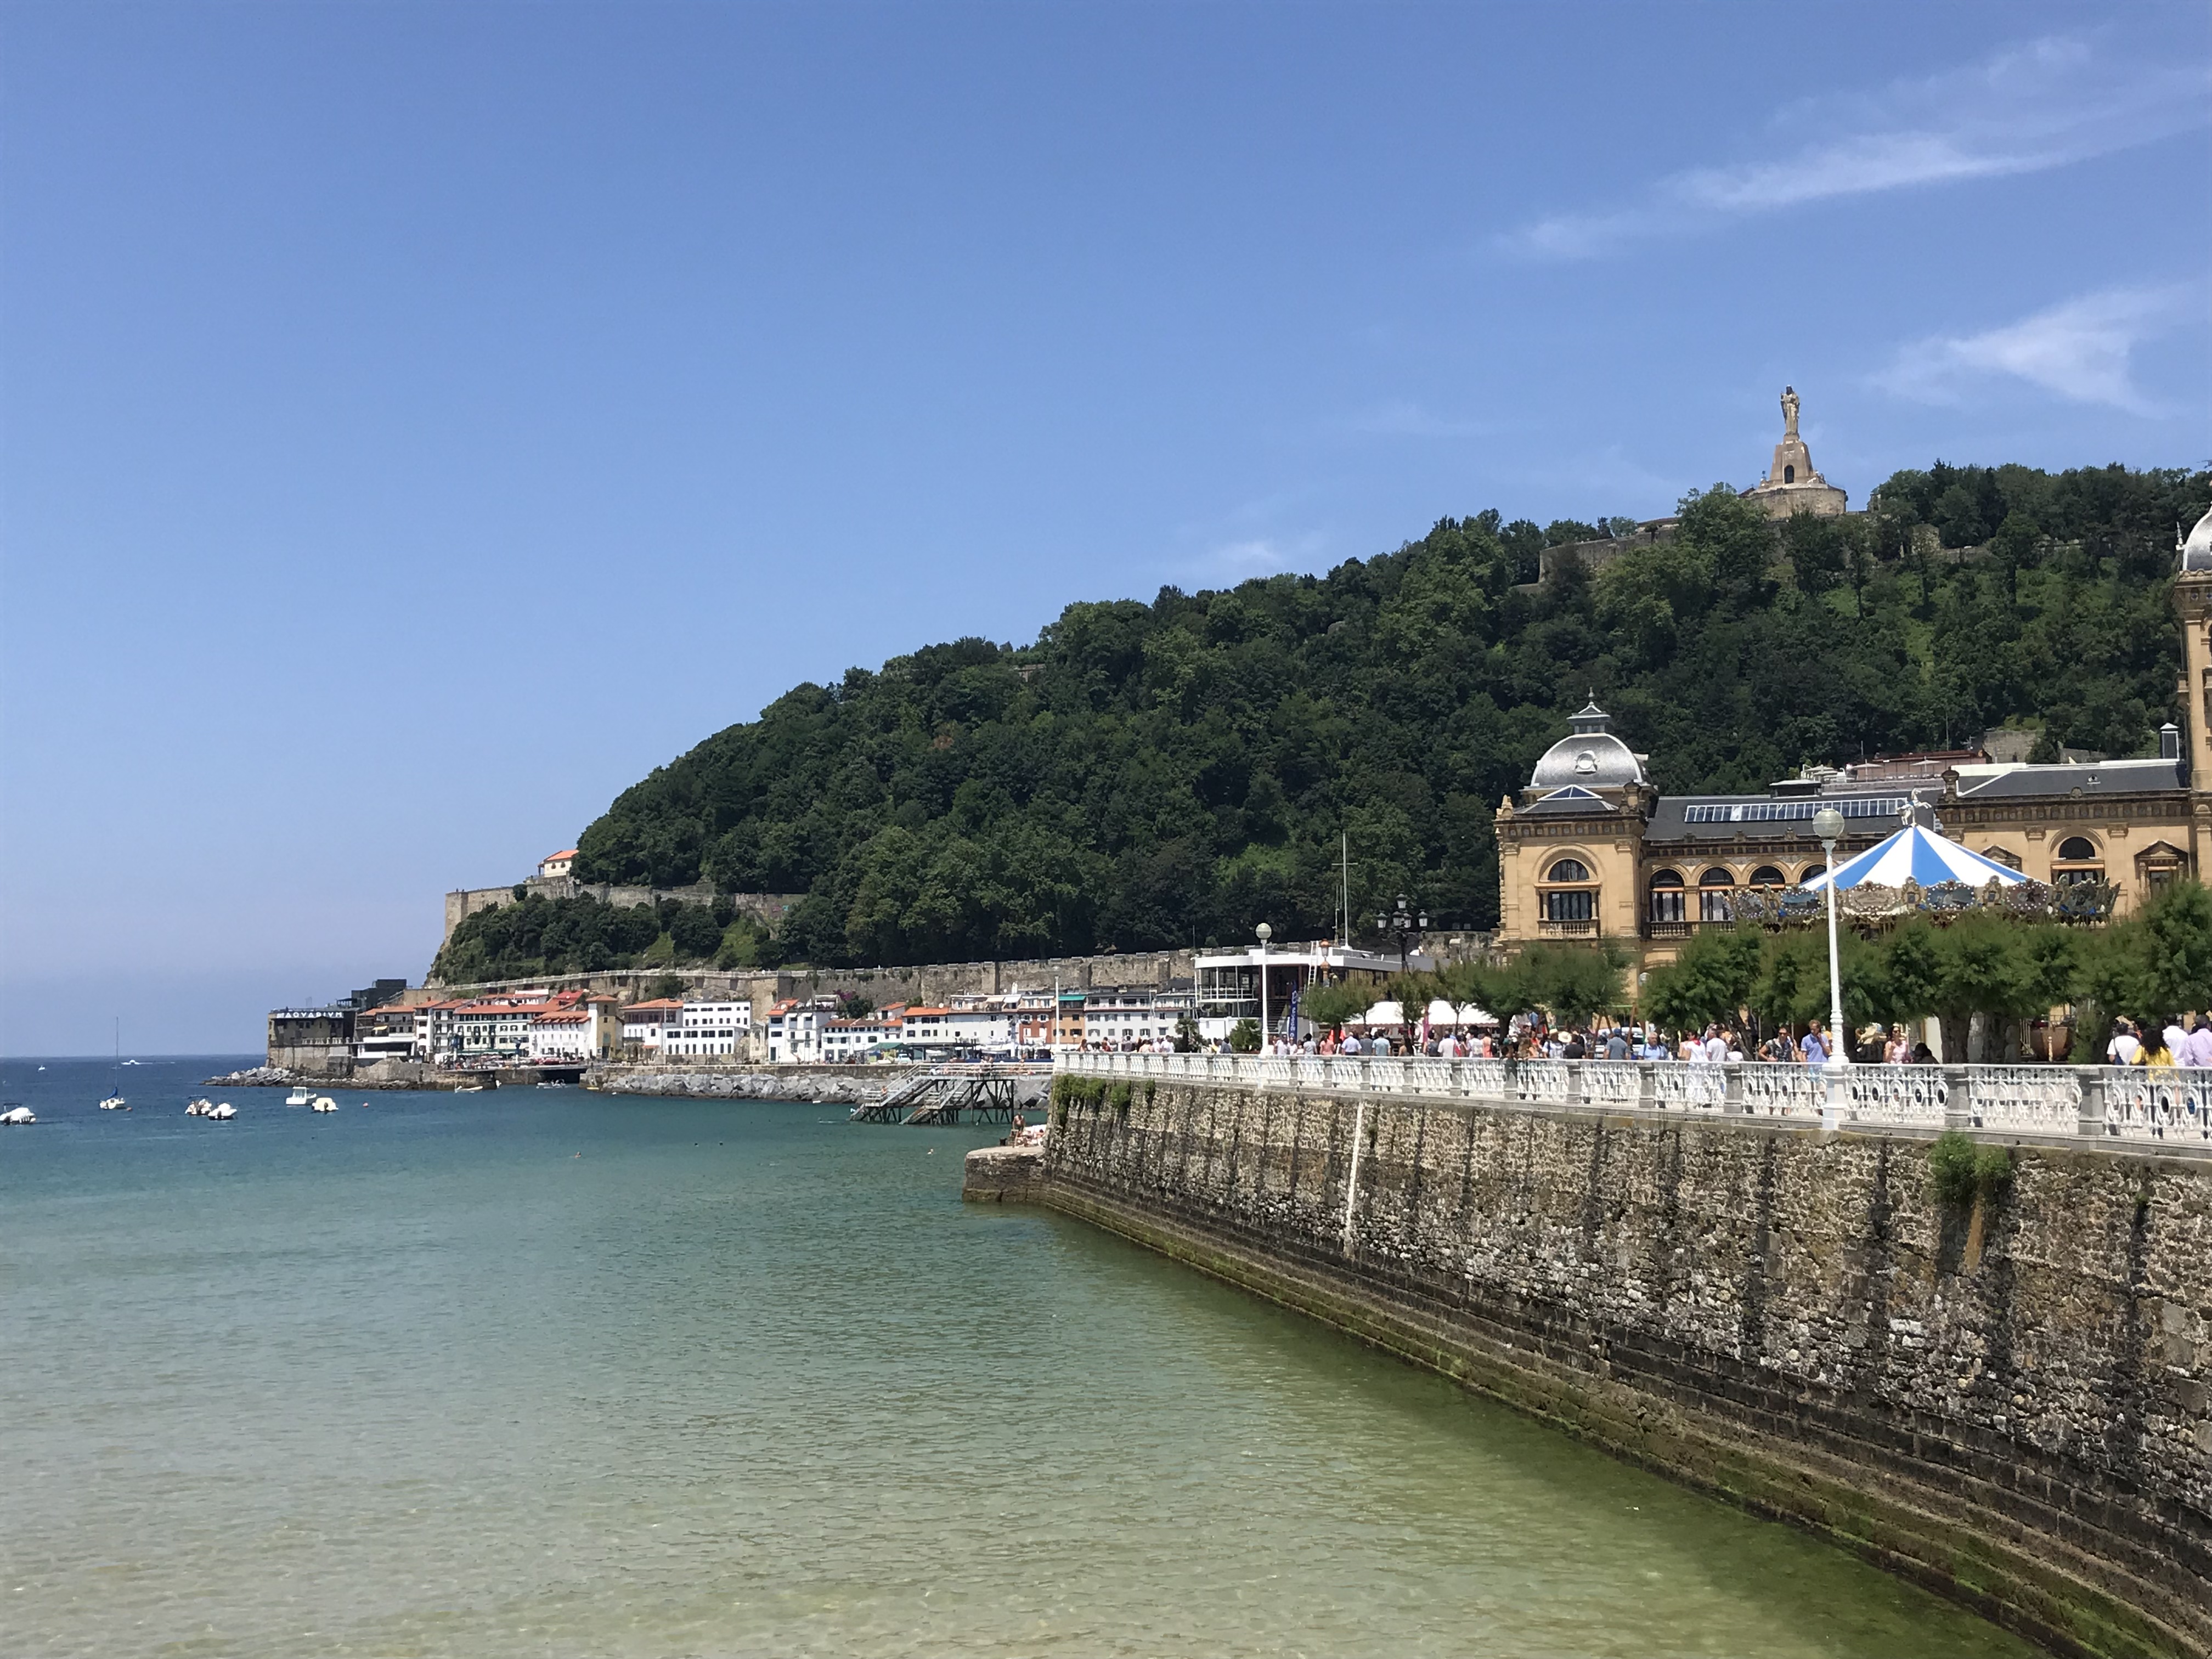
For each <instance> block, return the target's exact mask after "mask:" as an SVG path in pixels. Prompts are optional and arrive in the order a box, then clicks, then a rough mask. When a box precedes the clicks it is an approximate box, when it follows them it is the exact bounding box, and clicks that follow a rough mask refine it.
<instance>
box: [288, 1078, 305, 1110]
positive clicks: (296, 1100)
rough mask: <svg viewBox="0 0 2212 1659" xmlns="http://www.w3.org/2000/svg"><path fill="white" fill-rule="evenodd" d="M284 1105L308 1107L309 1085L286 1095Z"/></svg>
mask: <svg viewBox="0 0 2212 1659" xmlns="http://www.w3.org/2000/svg"><path fill="white" fill-rule="evenodd" d="M284 1103H285V1104H286V1105H287V1106H304V1105H306V1104H307V1085H306V1084H304V1083H303V1084H301V1085H300V1086H299V1087H298V1088H296V1089H295V1090H293V1091H292V1092H291V1093H290V1094H289V1095H286V1096H285V1097H284Z"/></svg>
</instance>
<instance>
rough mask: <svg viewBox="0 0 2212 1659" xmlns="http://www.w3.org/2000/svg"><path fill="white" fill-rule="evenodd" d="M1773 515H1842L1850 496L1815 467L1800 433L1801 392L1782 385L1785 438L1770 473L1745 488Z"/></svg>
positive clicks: (1748, 495) (1746, 493)
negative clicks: (1798, 428)
mask: <svg viewBox="0 0 2212 1659" xmlns="http://www.w3.org/2000/svg"><path fill="white" fill-rule="evenodd" d="M1743 493H1744V497H1745V499H1746V500H1747V501H1757V502H1758V503H1759V505H1760V506H1761V507H1765V509H1766V511H1767V513H1768V514H1769V516H1771V517H1773V518H1777V519H1786V518H1788V517H1789V516H1790V514H1791V513H1818V514H1820V517H1822V518H1824V519H1835V518H1841V517H1842V516H1843V514H1844V512H1845V510H1846V508H1845V505H1844V504H1845V502H1846V501H1849V499H1850V498H1849V497H1848V496H1847V495H1844V492H1843V491H1842V490H1840V489H1837V488H1836V487H1835V485H1833V484H1832V483H1829V482H1828V481H1827V480H1826V478H1824V477H1821V476H1820V473H1819V472H1818V471H1815V470H1814V466H1813V453H1812V451H1810V450H1808V448H1806V447H1805V441H1804V440H1803V439H1802V438H1801V437H1799V436H1798V435H1797V392H1796V388H1795V387H1793V386H1784V387H1783V388H1782V441H1781V442H1780V443H1778V444H1777V445H1775V446H1774V465H1772V466H1771V467H1769V468H1768V469H1767V472H1766V476H1765V477H1764V478H1761V479H1760V480H1759V482H1758V483H1755V484H1753V486H1752V487H1751V488H1750V489H1747V490H1745V491H1744V492H1743Z"/></svg>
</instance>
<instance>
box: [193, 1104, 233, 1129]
mask: <svg viewBox="0 0 2212 1659" xmlns="http://www.w3.org/2000/svg"><path fill="white" fill-rule="evenodd" d="M200 1115H201V1116H202V1117H210V1118H213V1119H214V1120H215V1121H216V1122H217V1123H228V1122H229V1121H231V1119H233V1118H234V1117H236V1116H237V1115H238V1108H237V1107H235V1106H234V1105H232V1104H231V1103H229V1102H228V1101H227V1100H226V1101H224V1102H223V1103H222V1104H221V1105H220V1106H210V1107H209V1108H208V1109H207V1110H205V1111H204V1112H202V1113H201V1114H200Z"/></svg>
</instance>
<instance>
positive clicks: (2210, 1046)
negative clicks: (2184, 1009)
mask: <svg viewBox="0 0 2212 1659" xmlns="http://www.w3.org/2000/svg"><path fill="white" fill-rule="evenodd" d="M2181 1048H2182V1052H2181V1054H2177V1055H2175V1056H2174V1058H2175V1059H2177V1060H2180V1061H2181V1063H2182V1064H2183V1065H2184V1066H2212V1020H2208V1019H2207V1018H2205V1016H2203V1014H2191V1016H2190V1017H2189V1035H2188V1036H2186V1037H2185V1038H2184V1039H2183V1040H2182V1045H2181ZM2184 1056H2186V1058H2184Z"/></svg>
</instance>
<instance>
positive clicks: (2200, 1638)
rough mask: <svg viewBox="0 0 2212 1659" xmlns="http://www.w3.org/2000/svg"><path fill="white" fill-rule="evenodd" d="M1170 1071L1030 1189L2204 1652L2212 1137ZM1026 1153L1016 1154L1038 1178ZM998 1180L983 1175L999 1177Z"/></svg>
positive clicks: (2055, 1634) (1833, 1510)
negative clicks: (1946, 1173) (1994, 1156)
mask: <svg viewBox="0 0 2212 1659" xmlns="http://www.w3.org/2000/svg"><path fill="white" fill-rule="evenodd" d="M2015 1159H2016V1161H2015V1172H2014V1175H2013V1177H2012V1179H2011V1181H2010V1182H2009V1184H2008V1186H2006V1187H2005V1188H2002V1189H2001V1190H2000V1192H1999V1193H1998V1194H1997V1195H1996V1198H1995V1199H1994V1200H1992V1201H1990V1202H1989V1203H1987V1204H1986V1205H1985V1206H1984V1207H1983V1210H1982V1213H1981V1216H1980V1225H1976V1218H1975V1217H1974V1215H1973V1214H1972V1212H1970V1211H1969V1210H1966V1209H1962V1208H1960V1206H1957V1205H1954V1204H1949V1203H1947V1202H1945V1201H1944V1200H1942V1198H1940V1197H1939V1196H1938V1194H1937V1192H1936V1187H1935V1184H1934V1182H1933V1180H1932V1177H1931V1176H1930V1173H1929V1163H1928V1143H1927V1142H1926V1141H1924V1140H1920V1139H1913V1138H1911V1137H1907V1136H1902V1135H1898V1136H1887V1135H1880V1134H1861V1133H1844V1134H1839V1135H1828V1136H1822V1135H1821V1134H1820V1133H1817V1132H1816V1131H1808V1130H1802V1129H1799V1128H1796V1127H1783V1126H1780V1125H1777V1124H1771V1123H1759V1122H1755V1121H1753V1122H1747V1121H1744V1120H1741V1119H1738V1120H1735V1121H1718V1122H1717V1121H1711V1120H1705V1121H1696V1120H1691V1121H1685V1120H1683V1119H1681V1118H1680V1117H1679V1116H1677V1117H1674V1118H1672V1119H1666V1120H1662V1119H1659V1118H1656V1117H1647V1116H1641V1115H1620V1116H1613V1115H1602V1114H1599V1113H1596V1112H1584V1111H1569V1110H1546V1109H1522V1108H1516V1107H1510V1106H1504V1105H1498V1106H1489V1105H1482V1104H1467V1105H1462V1104H1457V1103H1443V1102H1438V1103H1419V1104H1416V1103H1407V1102H1405V1101H1402V1100H1389V1101H1383V1102H1378V1101H1376V1100H1373V1099H1366V1100H1364V1101H1363V1100H1360V1099H1358V1098H1354V1097H1330V1096H1313V1095H1308V1096H1298V1095H1295V1094H1287V1093H1269V1092H1265V1091H1246V1090H1242V1089H1234V1088H1224V1087H1221V1086H1218V1085H1193V1084H1173V1083H1166V1082H1162V1083H1160V1084H1158V1085H1157V1087H1155V1088H1153V1089H1152V1090H1150V1091H1148V1090H1147V1086H1146V1085H1145V1084H1144V1083H1141V1082H1140V1083H1139V1084H1138V1085H1136V1086H1135V1088H1134V1089H1133V1091H1130V1092H1128V1093H1127V1094H1124V1093H1122V1092H1121V1091H1120V1090H1119V1089H1114V1090H1111V1091H1105V1092H1104V1093H1103V1098H1101V1099H1097V1100H1094V1101H1090V1102H1081V1101H1071V1102H1069V1103H1066V1106H1065V1107H1064V1108H1061V1107H1056V1108H1055V1109H1054V1131H1053V1133H1052V1136H1051V1139H1050V1145H1049V1146H1048V1152H1047V1155H1046V1159H1045V1174H1044V1178H1043V1180H1042V1182H1036V1183H1035V1184H1034V1187H1033V1189H1028V1188H1030V1183H1027V1182H1022V1183H1008V1182H1005V1181H1003V1180H1001V1181H1000V1182H998V1183H997V1184H998V1185H999V1187H1000V1191H999V1192H997V1193H994V1194H991V1195H992V1196H1000V1197H1030V1198H1031V1199H1033V1200H1035V1201H1037V1202H1042V1203H1044V1204H1048V1205H1049V1206H1053V1207H1054V1208H1058V1209H1060V1210H1063V1211H1065V1212H1068V1213H1070V1214H1073V1215H1077V1216H1080V1217H1083V1218H1086V1219H1088V1220H1091V1221H1092V1222H1094V1223H1096V1224H1097V1225H1102V1226H1104V1227H1108V1228H1110V1229H1112V1230H1113V1231H1117V1232H1120V1233H1122V1234H1124V1235H1126V1236H1127V1237H1131V1238H1133V1239H1135V1240H1137V1241H1139V1242H1140V1243H1145V1244H1147V1245H1150V1246H1152V1248H1154V1249H1160V1250H1163V1251H1164V1252H1166V1253H1168V1254H1170V1255H1175V1256H1177V1257H1179V1258H1182V1259H1183V1260H1185V1261H1189V1262H1191V1263H1192V1264H1193V1265H1194V1266H1197V1267H1200V1268H1202V1269H1204V1270H1205V1271H1206V1272H1208V1273H1213V1274H1215V1275H1217V1276H1218V1277H1220V1278H1222V1279H1227V1280H1230V1281H1231V1282H1233V1283H1236V1284H1239V1285H1244V1286H1246V1287H1247V1288H1249V1289H1251V1290H1254V1291H1258V1292H1259V1293H1261V1294H1262V1295H1265V1296H1267V1297H1273V1299H1275V1300H1277V1301H1279V1302H1282V1303H1284V1304H1287V1305H1290V1306H1293V1307H1297V1308H1299V1309H1302V1310H1304V1311H1307V1312H1309V1313H1311V1314H1313V1315H1314V1316H1316V1317H1318V1318H1321V1319H1323V1320H1326V1321H1328V1322H1330V1323H1332V1324H1334V1325H1336V1326H1339V1327H1340V1328H1343V1329H1345V1330H1347V1331H1350V1332H1352V1333H1353V1334H1357V1335H1358V1336H1360V1337H1361V1338H1363V1339H1364V1340H1367V1341H1370V1342H1372V1343H1374V1344H1376V1346H1381V1347H1383V1348H1386V1349H1389V1350H1390V1351H1391V1352H1396V1353H1398V1354H1401V1355H1402V1356H1403V1357H1405V1358H1408V1359H1411V1360H1413V1361H1414V1362H1416V1363H1419V1364H1424V1365H1427V1366H1431V1367H1433V1368H1435V1369H1437V1370H1440V1371H1443V1372H1444V1373H1446V1374H1447V1375H1449V1376H1453V1377H1455V1378H1456V1379H1458V1380H1459V1381H1461V1382H1462V1383H1464V1384H1465V1385H1467V1386H1468V1387H1470V1388H1473V1389H1478V1390H1480V1391H1481V1392H1484V1393H1486V1394H1489V1395H1493V1396H1495V1397H1497V1398H1498V1399H1500V1400H1503V1401H1507V1402H1509V1403H1510V1404H1512V1405H1515V1406H1516V1407H1520V1408H1522V1409H1523V1410H1526V1411H1528V1412H1530V1413H1534V1414H1535V1415H1537V1416H1540V1417H1542V1418H1545V1419H1547V1420H1549V1421H1552V1422H1553V1423H1555V1424H1557V1425H1560V1426H1562V1427H1564V1428H1565V1429H1567V1430H1569V1431H1571V1432H1574V1433H1576V1434H1578V1435H1581V1436H1583V1437H1586V1438H1588V1439H1589V1440H1590V1441H1592V1442H1594V1443H1597V1444H1600V1445H1602V1446H1604V1447H1606V1448H1607V1449H1610V1450H1612V1451H1613V1452H1615V1453H1617V1454H1619V1455H1623V1456H1625V1457H1627V1458H1630V1459H1632V1460H1634V1461H1636V1462H1640V1463H1643V1464H1645V1465H1647V1466H1649V1467H1651V1468H1656V1469H1658V1470H1661V1471H1663V1472H1665V1473H1667V1474H1671V1475H1674V1476H1675V1477H1677V1478H1679V1479H1681V1480H1685V1481H1687V1482H1689V1483H1691V1484H1693V1485H1695V1486H1700V1487H1703V1488H1705V1489H1706V1490H1708V1491H1711V1492H1716V1493H1717V1494H1720V1495H1722V1496H1724V1497H1726V1498H1729V1499H1731V1500H1733V1501H1735V1502H1737V1503H1741V1504H1744V1505H1746V1506H1747V1507H1749V1508H1751V1509H1753V1510H1757V1511H1759V1512H1761V1513H1764V1514H1767V1515H1771V1516H1777V1517H1780V1518H1784V1519H1787V1520H1790V1521H1792V1522H1796V1523H1798V1524H1800V1525H1802V1526H1805V1527H1807V1528H1810V1529H1812V1530H1814V1531H1815V1532H1817V1533H1820V1534H1824V1535H1826V1536H1827V1537H1828V1538H1830V1539H1832V1541H1835V1542H1837V1543H1839V1544H1842V1545H1844V1546H1845V1547H1849V1548H1851V1549H1854V1550H1856V1551H1857V1552H1859V1553H1863V1554H1864V1555H1867V1556H1869V1558H1871V1559H1875V1560H1877V1561H1879V1562H1881V1563H1882V1564H1883V1565H1887V1566H1888V1567H1890V1568H1892V1569H1893V1570H1895V1571H1899V1572H1901V1573H1904V1574H1905V1575H1908V1576H1910V1577H1913V1578H1915V1579H1917V1580H1918V1581H1920V1582H1922V1583H1925V1584H1928V1585H1929V1586H1930V1587H1932V1588H1934V1589H1938V1590H1940V1591H1941V1592H1942V1593H1944V1594H1946V1595H1951V1596H1953V1597H1955V1598H1957V1599H1959V1600H1960V1601H1965V1602H1966V1603H1968V1604H1969V1605H1972V1606H1973V1607H1978V1608H1979V1609H1980V1610H1981V1611H1983V1612H1984V1613H1986V1614H1987V1615H1988V1616H1989V1617H1990V1618H1992V1619H1994V1620H1996V1621H1997V1622H1999V1623H2002V1624H2004V1625H2006V1626H2010V1627H2012V1628H2014V1629H2015V1630H2018V1631H2020V1632H2022V1633H2024V1634H2027V1635H2028V1636H2030V1637H2032V1638H2034V1639H2036V1640H2038V1641H2039V1642H2041V1643H2043V1644H2045V1645H2047V1646H2050V1647H2051V1648H2053V1649H2054V1650H2058V1651H2061V1652H2067V1653H2081V1654H2098V1655H2122V1654H2125V1655H2136V1654H2186V1655H2192V1656H2200V1659H2201V1656H2205V1655H2207V1654H2212V1401H2208V1389H2207V1377H2208V1371H2212V1162H2208V1161H2205V1160H2201V1159H2185V1158H2152V1157H2129V1156H2124V1155H2117V1154H2112V1153H2107V1152H2058V1151H2051V1150H2042V1149H2027V1148H2022V1149H2020V1150H2019V1151H2018V1152H2016V1153H2015ZM1025 1189H1026V1190H1025ZM979 1195H981V1194H979Z"/></svg>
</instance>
